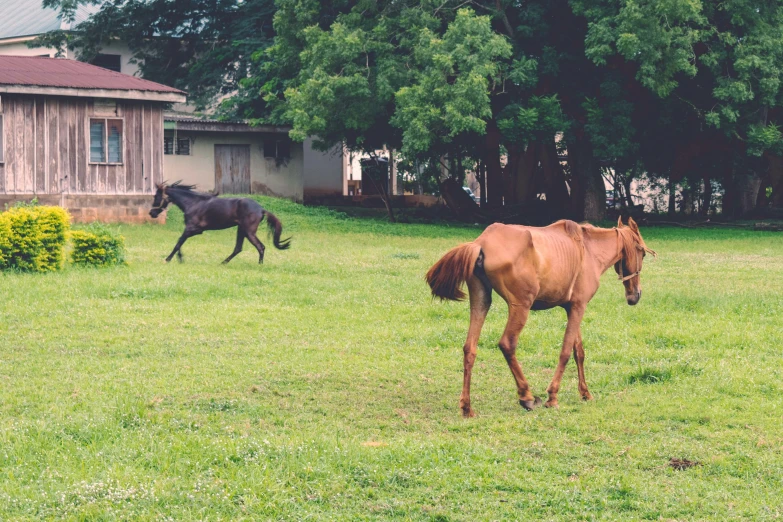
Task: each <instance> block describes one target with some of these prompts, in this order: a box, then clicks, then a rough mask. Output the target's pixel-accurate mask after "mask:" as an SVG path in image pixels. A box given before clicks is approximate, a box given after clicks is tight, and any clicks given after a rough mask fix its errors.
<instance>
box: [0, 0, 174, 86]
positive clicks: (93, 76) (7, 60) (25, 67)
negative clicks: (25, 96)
mask: <svg viewBox="0 0 783 522" xmlns="http://www.w3.org/2000/svg"><path fill="white" fill-rule="evenodd" d="M0 1H5V0H0ZM0 85H17V86H36V87H57V88H69V89H110V90H121V91H146V92H165V93H176V94H185V93H184V92H182V91H180V90H178V89H175V88H173V87H168V86H166V85H162V84H160V83H155V82H151V81H149V80H142V79H141V78H136V77H135V76H128V75H127V74H121V73H118V72H114V71H110V70H108V69H103V68H102V67H97V66H95V65H90V64H88V63H83V62H77V61H75V60H65V59H62V58H39V57H27V56H0Z"/></svg>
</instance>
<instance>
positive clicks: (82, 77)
mask: <svg viewBox="0 0 783 522" xmlns="http://www.w3.org/2000/svg"><path fill="white" fill-rule="evenodd" d="M0 85H15V86H35V87H54V88H65V89H107V90H117V91H142V92H149V93H173V94H182V95H184V94H185V93H184V92H183V91H180V90H179V89H175V88H173V87H169V86H167V85H162V84H160V83H155V82H151V81H149V80H143V79H141V78H136V77H135V76H128V75H127V74H122V73H118V72H114V71H110V70H108V69H104V68H102V67H98V66H95V65H91V64H89V63H84V62H77V61H75V60H66V59H63V58H47V57H38V56H0Z"/></svg>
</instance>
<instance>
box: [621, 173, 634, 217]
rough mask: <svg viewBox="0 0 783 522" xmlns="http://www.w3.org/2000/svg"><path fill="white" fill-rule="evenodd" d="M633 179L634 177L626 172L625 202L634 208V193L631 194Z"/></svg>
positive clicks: (624, 184)
mask: <svg viewBox="0 0 783 522" xmlns="http://www.w3.org/2000/svg"><path fill="white" fill-rule="evenodd" d="M631 181H633V178H632V177H631V176H629V175H628V173H626V174H625V175H624V176H623V188H624V189H625V204H626V206H627V207H628V208H629V209H632V208H633V195H632V194H631Z"/></svg>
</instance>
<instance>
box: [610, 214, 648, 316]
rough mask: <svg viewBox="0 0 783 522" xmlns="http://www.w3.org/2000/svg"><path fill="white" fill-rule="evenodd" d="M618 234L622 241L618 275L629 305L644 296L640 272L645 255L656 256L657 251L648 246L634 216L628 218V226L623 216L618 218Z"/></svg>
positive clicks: (616, 265)
mask: <svg viewBox="0 0 783 522" xmlns="http://www.w3.org/2000/svg"><path fill="white" fill-rule="evenodd" d="M615 230H617V234H618V236H619V238H620V241H621V242H622V249H621V254H620V259H619V260H618V261H617V263H615V265H614V270H615V272H617V277H618V278H619V279H620V280H621V281H622V282H623V285H624V286H625V299H626V301H628V304H629V305H635V304H636V303H638V302H639V299H641V298H642V282H641V278H640V273H641V271H642V264H643V263H644V256H645V255H646V254H647V253H648V252H649V253H650V254H652V255H653V256H656V253H655V251H653V250H650V249H649V248H647V245H645V244H644V239H642V235H641V234H640V233H639V227H638V226H637V225H636V222H635V221H634V220H633V218H628V226H625V225H623V220H622V218H619V219H618V220H617V228H616V229H615Z"/></svg>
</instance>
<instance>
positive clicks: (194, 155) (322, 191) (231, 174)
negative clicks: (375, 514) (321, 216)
mask: <svg viewBox="0 0 783 522" xmlns="http://www.w3.org/2000/svg"><path fill="white" fill-rule="evenodd" d="M41 2H42V0H0V56H2V55H11V56H49V57H54V55H55V54H56V50H55V49H49V48H45V47H33V48H30V47H28V43H29V42H31V41H33V40H35V38H37V37H38V36H40V35H42V34H44V33H46V32H49V31H54V30H66V31H67V30H70V29H71V27H76V26H77V25H78V24H79V23H80V22H82V21H84V20H86V19H87V18H89V16H90V15H91V14H93V13H94V12H96V11H97V9H98V7H97V6H94V5H93V6H80V7H79V8H78V10H77V12H76V17H75V19H74V21H73V23H72V24H69V23H67V22H65V21H63V20H61V19H60V17H59V15H58V13H57V11H55V10H52V9H44V8H43V7H42V6H41ZM131 57H132V54H131V52H130V50H129V48H128V46H127V45H125V44H124V43H122V42H116V43H112V44H110V45H107V46H105V47H104V48H103V49H102V50H101V54H99V55H98V57H97V58H96V59H95V60H93V62H92V63H93V64H94V65H98V66H100V67H103V68H106V69H111V70H113V71H116V72H121V73H123V74H127V75H131V76H138V73H139V68H138V66H137V65H136V64H134V63H131ZM65 58H70V59H76V53H75V52H73V51H71V50H67V51H66V56H65ZM174 108H175V109H176V110H177V111H178V112H166V113H165V115H164V127H165V131H164V137H163V139H164V144H163V148H164V151H165V153H164V161H163V166H164V174H163V177H164V178H165V179H168V180H170V181H173V180H182V181H183V182H185V183H193V184H196V185H198V187H199V188H200V189H201V190H217V191H219V192H221V193H224V194H225V193H243V194H267V195H273V196H279V197H285V198H289V199H293V200H295V201H308V200H313V199H314V198H318V197H322V196H341V195H342V194H343V160H342V153H341V150H337V151H336V153H322V152H319V151H316V150H314V149H313V148H312V141H311V140H308V141H306V142H304V143H293V142H291V141H290V140H289V139H288V130H289V128H287V127H273V126H261V127H251V126H250V125H247V124H246V123H245V122H241V121H240V122H220V121H216V120H209V119H201V118H198V117H197V116H196V115H194V114H192V113H191V111H192V107H190V106H187V105H185V104H176V105H175V106H174ZM338 149H339V148H338Z"/></svg>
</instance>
